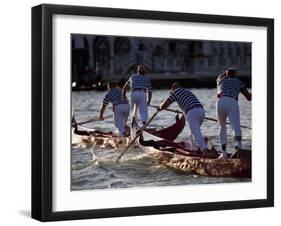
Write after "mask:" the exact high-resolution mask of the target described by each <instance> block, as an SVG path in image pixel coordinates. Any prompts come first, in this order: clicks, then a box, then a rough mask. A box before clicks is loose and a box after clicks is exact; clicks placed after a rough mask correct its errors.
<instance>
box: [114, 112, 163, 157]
mask: <svg viewBox="0 0 281 226" xmlns="http://www.w3.org/2000/svg"><path fill="white" fill-rule="evenodd" d="M158 112H159V111H158V110H157V111H156V112H155V113H154V114H153V115H152V117H151V118H150V119H149V120H148V121H147V122H146V123H145V124H144V125H143V126H142V127H141V128H140V130H139V131H138V134H137V135H136V136H135V137H134V139H133V140H131V142H130V143H129V144H128V146H127V147H126V148H125V149H124V150H123V151H122V152H121V154H120V155H119V156H118V158H117V159H116V162H119V160H120V159H121V157H122V156H123V155H124V153H125V152H126V151H127V150H128V149H129V148H130V147H131V146H132V145H133V143H134V142H135V141H136V140H137V139H138V137H139V136H140V135H141V133H142V132H143V131H144V129H145V128H146V127H147V126H148V125H149V124H150V123H151V121H152V120H153V119H154V118H155V117H156V115H157V114H158Z"/></svg>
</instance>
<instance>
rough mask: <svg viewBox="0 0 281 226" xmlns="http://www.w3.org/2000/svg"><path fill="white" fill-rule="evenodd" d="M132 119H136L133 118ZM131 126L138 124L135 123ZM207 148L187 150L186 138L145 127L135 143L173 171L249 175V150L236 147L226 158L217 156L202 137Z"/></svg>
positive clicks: (208, 141) (237, 175) (205, 174)
mask: <svg viewBox="0 0 281 226" xmlns="http://www.w3.org/2000/svg"><path fill="white" fill-rule="evenodd" d="M135 123H136V122H135ZM135 127H138V125H137V124H135ZM205 141H206V143H207V146H208V149H209V152H208V155H205V154H204V155H203V153H201V152H200V151H191V150H190V149H191V148H190V144H189V143H187V142H174V141H171V140H167V139H163V138H161V137H158V136H157V135H155V134H152V133H150V132H149V131H144V132H142V134H141V136H140V138H139V139H138V142H137V145H138V147H139V148H140V149H141V150H143V151H144V152H145V153H146V154H148V155H149V156H150V157H152V158H153V159H155V160H157V161H159V163H160V164H163V165H164V166H166V167H167V168H170V169H172V170H174V171H176V172H177V173H184V174H195V175H201V176H208V177H246V178H250V177H251V150H236V151H235V153H234V154H228V156H227V158H218V157H219V152H218V151H217V150H216V149H215V147H214V146H213V145H212V143H211V142H210V140H209V139H208V138H205Z"/></svg>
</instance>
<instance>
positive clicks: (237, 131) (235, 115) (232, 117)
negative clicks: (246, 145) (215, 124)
mask: <svg viewBox="0 0 281 226" xmlns="http://www.w3.org/2000/svg"><path fill="white" fill-rule="evenodd" d="M228 118H229V121H230V124H231V127H232V129H233V135H234V138H235V140H236V142H237V146H238V148H240V149H242V144H241V140H242V131H241V128H240V112H239V107H238V105H237V106H235V108H233V110H232V111H231V112H230V113H229V114H228Z"/></svg>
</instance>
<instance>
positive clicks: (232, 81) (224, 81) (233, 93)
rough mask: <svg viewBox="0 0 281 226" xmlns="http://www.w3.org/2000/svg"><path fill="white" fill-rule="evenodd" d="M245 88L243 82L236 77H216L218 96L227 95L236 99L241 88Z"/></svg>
mask: <svg viewBox="0 0 281 226" xmlns="http://www.w3.org/2000/svg"><path fill="white" fill-rule="evenodd" d="M243 88H245V85H244V83H243V82H242V81H241V80H240V79H239V78H236V77H225V76H219V77H218V79H217V92H218V96H219V97H220V96H228V97H232V98H234V99H236V100H238V96H239V93H240V91H241V89H243Z"/></svg>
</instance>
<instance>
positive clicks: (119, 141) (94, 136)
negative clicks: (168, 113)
mask: <svg viewBox="0 0 281 226" xmlns="http://www.w3.org/2000/svg"><path fill="white" fill-rule="evenodd" d="M184 126H185V117H184V115H183V114H182V116H181V118H178V119H176V122H175V123H174V124H173V125H171V126H169V127H167V128H164V129H160V130H156V129H154V128H148V129H146V131H147V132H149V134H155V136H157V137H160V138H161V139H167V140H174V139H176V137H177V136H178V135H179V134H180V133H181V132H182V130H183V129H184ZM73 136H76V137H75V143H76V144H77V143H82V144H87V145H91V146H97V147H100V148H121V147H125V146H127V145H128V144H129V143H130V141H131V136H128V137H119V136H116V135H114V133H113V132H102V131H98V130H95V129H90V128H87V127H82V126H79V127H76V128H75V129H74V130H73ZM73 140H74V139H73Z"/></svg>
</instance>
